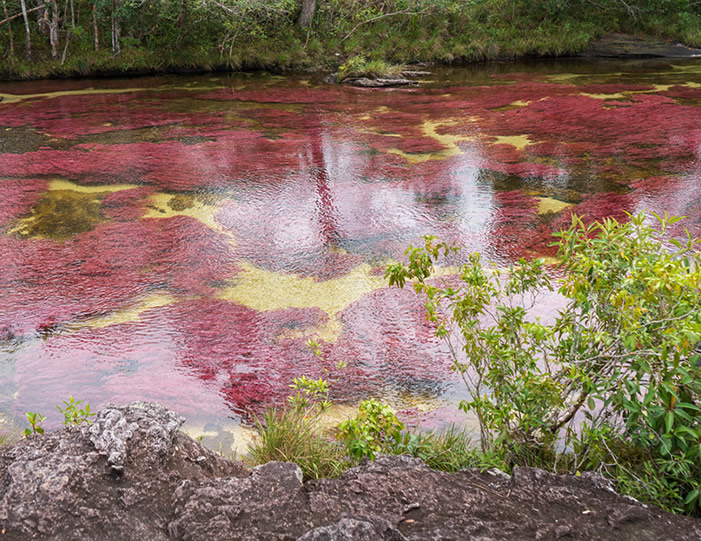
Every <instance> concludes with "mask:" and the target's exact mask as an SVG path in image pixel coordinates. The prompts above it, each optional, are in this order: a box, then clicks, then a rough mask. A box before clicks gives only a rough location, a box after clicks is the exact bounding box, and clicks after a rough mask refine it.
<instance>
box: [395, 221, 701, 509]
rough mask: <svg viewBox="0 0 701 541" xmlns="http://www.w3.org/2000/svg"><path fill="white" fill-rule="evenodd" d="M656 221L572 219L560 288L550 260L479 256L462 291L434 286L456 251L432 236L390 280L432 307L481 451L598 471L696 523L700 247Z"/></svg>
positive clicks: (700, 431) (563, 246)
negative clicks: (550, 294)
mask: <svg viewBox="0 0 701 541" xmlns="http://www.w3.org/2000/svg"><path fill="white" fill-rule="evenodd" d="M655 218H656V220H657V227H656V228H655V227H652V226H650V225H648V223H647V218H646V216H644V215H642V214H639V215H637V216H631V217H630V220H629V221H628V222H626V223H619V222H617V221H616V220H611V219H606V220H604V221H602V222H597V223H593V224H590V225H586V224H585V223H584V222H583V221H582V220H581V219H580V218H577V217H573V221H572V224H571V226H570V228H569V229H568V230H567V231H563V232H561V233H559V234H558V235H557V237H558V238H559V252H558V257H559V259H560V261H562V264H561V271H562V272H563V277H562V278H561V279H560V280H554V279H553V278H552V277H551V276H550V274H549V273H548V272H546V269H545V267H544V264H543V261H542V260H535V261H525V260H520V261H519V262H518V263H517V264H516V265H514V266H512V267H510V268H509V269H508V271H507V272H500V271H498V270H488V269H487V268H485V266H484V265H483V264H482V262H481V261H480V257H479V254H471V255H469V256H468V261H467V263H465V264H464V265H462V267H461V268H460V280H459V284H455V283H448V282H446V281H439V280H437V279H433V278H432V275H433V271H434V264H435V263H436V262H437V261H438V260H439V259H440V258H441V257H443V256H447V255H449V254H451V253H455V252H456V251H457V250H458V248H457V247H455V246H452V245H450V246H449V245H446V244H441V243H435V242H434V241H435V239H434V238H432V237H427V238H426V242H425V245H424V246H423V247H422V248H414V247H410V248H409V250H407V255H408V256H409V263H408V265H404V264H401V263H397V264H394V265H390V266H389V267H388V269H387V277H388V278H389V281H390V285H396V286H399V287H403V286H404V285H405V283H406V282H407V281H412V282H413V285H414V288H415V290H416V291H417V292H418V293H422V294H424V295H425V296H426V309H427V314H428V318H429V319H430V320H431V321H433V322H434V323H435V324H436V328H437V330H436V333H437V335H438V336H440V337H442V338H443V339H445V340H446V342H447V343H448V345H449V346H450V349H451V352H452V353H453V361H454V362H453V368H454V370H456V371H457V372H458V373H459V374H460V375H461V376H462V378H463V380H464V382H465V384H466V386H467V389H468V391H469V398H468V399H466V400H464V401H463V402H462V403H461V408H462V409H464V410H465V411H472V412H474V413H475V414H476V416H477V418H478V420H479V423H480V430H481V445H482V451H483V452H485V453H489V454H491V455H493V456H496V457H498V458H499V459H500V460H501V461H502V463H503V465H504V466H505V467H507V468H508V467H510V466H512V465H514V464H519V463H520V464H523V463H533V462H534V461H539V462H541V464H540V465H542V461H543V460H544V459H548V460H551V462H552V463H553V466H554V465H555V462H556V461H560V466H562V465H563V463H564V464H565V465H568V467H570V468H575V469H576V468H590V469H597V470H600V471H603V472H604V473H608V474H609V475H611V476H613V477H615V478H616V479H617V480H618V481H619V486H620V487H621V488H623V489H626V490H628V491H629V492H632V493H635V494H636V495H638V496H641V495H646V497H647V499H649V500H650V501H653V502H655V503H657V504H659V505H662V506H664V507H667V508H669V509H672V510H676V511H679V510H682V509H685V510H686V511H688V512H692V513H698V512H699V509H701V504H700V500H699V490H698V487H699V479H701V423H700V421H699V420H700V418H701V415H699V413H701V409H700V407H699V404H701V383H700V382H701V378H700V377H699V376H701V374H700V373H699V371H700V369H699V367H698V366H697V365H696V363H692V362H691V361H690V359H691V358H692V350H693V347H694V344H695V343H696V342H697V341H698V340H699V338H701V256H700V254H699V252H698V251H697V248H696V247H697V246H698V243H699V241H698V240H696V239H692V238H690V237H689V236H688V234H687V237H686V238H685V239H684V240H683V241H681V240H678V239H673V238H672V239H670V238H668V237H669V235H668V234H667V233H668V229H669V226H671V225H672V224H674V223H675V222H676V221H677V220H678V218H669V217H667V216H664V217H657V216H655ZM555 287H558V290H559V292H560V294H561V295H562V296H564V297H565V299H566V300H567V305H566V307H565V308H564V309H563V310H561V311H560V313H559V316H558V317H557V318H556V320H555V322H554V323H552V324H543V323H541V322H540V321H539V320H538V318H536V317H533V316H532V315H531V312H532V310H533V308H534V306H535V305H536V303H537V299H538V293H539V292H541V291H543V290H548V289H554V288H555ZM557 448H564V449H567V450H571V451H572V453H571V454H568V455H567V456H564V455H562V453H558V452H556V449H557Z"/></svg>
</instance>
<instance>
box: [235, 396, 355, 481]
mask: <svg viewBox="0 0 701 541" xmlns="http://www.w3.org/2000/svg"><path fill="white" fill-rule="evenodd" d="M256 427H257V429H258V432H259V433H260V434H259V436H258V437H257V438H256V440H255V441H254V442H253V443H251V444H250V445H249V447H248V458H247V461H248V462H249V463H250V464H252V465H258V464H265V463H266V462H270V461H275V460H278V461H282V462H294V463H295V464H297V465H298V466H299V467H300V468H301V469H302V474H303V475H304V479H305V480H307V479H319V478H322V477H338V476H339V475H340V474H341V473H343V471H344V470H345V469H347V468H348V467H349V466H350V465H351V464H350V463H349V461H348V459H347V457H346V456H345V454H344V452H343V449H342V448H341V447H339V446H338V445H337V444H336V443H335V442H333V441H331V440H330V439H328V438H327V437H326V436H325V435H324V434H323V432H322V431H321V429H320V427H319V423H318V418H317V417H316V416H311V417H307V416H305V415H304V412H297V411H295V410H294V409H291V408H288V409H284V410H276V409H270V410H267V411H266V412H265V413H264V414H263V419H262V420H261V419H256Z"/></svg>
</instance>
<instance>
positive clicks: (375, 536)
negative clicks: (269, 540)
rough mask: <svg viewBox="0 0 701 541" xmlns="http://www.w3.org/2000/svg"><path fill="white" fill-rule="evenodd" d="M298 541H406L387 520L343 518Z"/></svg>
mask: <svg viewBox="0 0 701 541" xmlns="http://www.w3.org/2000/svg"><path fill="white" fill-rule="evenodd" d="M297 541H406V537H404V536H403V535H402V534H401V532H399V531H398V530H396V529H394V528H393V527H392V525H391V524H390V523H389V522H387V521H386V520H382V519H381V518H377V517H367V518H364V519H356V518H342V519H341V520H339V521H338V522H336V523H335V524H331V525H330V526H321V527H319V528H314V529H313V530H310V531H308V532H307V533H306V534H304V535H303V536H302V537H300V538H299V539H298V540H297Z"/></svg>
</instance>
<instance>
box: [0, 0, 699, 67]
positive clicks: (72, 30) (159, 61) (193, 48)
mask: <svg viewBox="0 0 701 541" xmlns="http://www.w3.org/2000/svg"><path fill="white" fill-rule="evenodd" d="M6 3H7V7H8V14H9V15H10V16H11V15H14V14H18V13H19V12H20V6H19V2H18V1H17V0H7V2H6ZM70 5H73V6H74V12H75V15H76V16H75V17H72V16H71V11H70ZM93 5H95V6H96V7H97V10H96V15H97V30H98V41H99V51H95V50H94V43H95V39H94V30H93V25H92V22H93V21H92V16H91V15H92V8H93ZM700 6H701V4H699V3H698V2H693V1H690V0H659V1H656V0H626V1H625V2H624V1H623V0H600V1H597V2H596V3H594V2H592V1H590V0H544V1H541V2H529V1H527V0H514V1H512V0H469V1H465V0H386V1H383V2H376V1H373V0H325V1H324V2H318V4H317V10H316V15H315V17H314V22H313V25H312V28H311V29H310V31H309V32H306V31H302V30H300V29H299V28H298V27H297V25H296V19H297V16H298V14H299V12H300V7H301V0H219V1H217V2H212V1H210V0H192V1H187V2H185V1H183V0H152V1H150V2H143V1H142V0H115V1H114V2H113V1H112V0H73V1H72V2H71V3H70V4H69V3H68V2H65V3H59V5H58V7H59V18H58V25H59V49H61V51H63V50H64V47H65V58H63V55H61V56H62V58H61V59H60V60H58V59H57V60H51V59H50V47H49V43H48V36H47V34H48V33H45V32H41V31H40V28H39V26H38V22H37V17H35V16H34V14H30V17H29V24H30V31H31V35H32V62H31V63H30V62H26V61H24V60H23V58H24V56H23V45H24V43H23V40H24V31H23V26H24V25H23V21H22V19H21V17H20V18H18V19H15V20H13V21H12V23H11V24H5V25H1V26H0V53H2V54H3V59H4V60H0V76H2V77H11V78H22V77H45V76H57V75H63V76H65V75H71V74H73V75H86V74H90V73H100V72H111V73H114V72H121V71H130V70H131V71H134V70H136V71H138V70H145V69H156V70H163V69H173V68H177V67H189V68H192V67H198V68H202V69H213V68H218V67H221V68H225V67H228V68H233V69H240V68H243V67H247V68H264V69H267V68H277V69H288V68H306V67H309V66H314V67H316V68H328V69H335V68H336V67H337V60H336V58H337V55H338V58H339V59H340V60H341V63H343V64H344V65H345V64H348V61H349V60H348V59H350V63H351V64H353V63H355V62H356V60H353V59H354V58H355V57H360V58H365V57H367V58H369V60H367V61H365V62H366V63H368V64H371V63H372V62H373V61H378V62H382V63H384V65H376V66H370V67H369V71H370V72H379V73H384V72H385V70H386V69H387V67H388V66H392V65H393V64H401V63H406V62H414V61H441V62H454V61H463V60H468V61H470V60H484V59H492V58H499V57H513V56H521V55H524V54H546V55H558V54H565V53H570V52H576V51H578V50H581V49H582V48H583V47H584V46H586V44H587V42H588V41H589V40H590V39H591V38H592V37H594V36H597V35H599V34H601V33H603V32H614V31H628V32H647V33H653V34H660V35H666V36H669V37H672V38H675V39H682V40H685V41H686V42H688V43H689V44H691V45H701V30H699V29H700V28H701V24H699V23H700V22H701V7H700ZM0 17H4V15H0ZM113 21H114V23H115V25H116V26H118V27H119V29H120V34H119V35H120V39H119V42H120V46H121V47H120V49H121V53H120V54H119V55H113V53H112V50H111V41H112V30H113V26H112V22H113ZM10 28H12V29H13V36H14V49H15V50H14V53H11V52H10V51H9V29H10ZM344 60H345V61H344Z"/></svg>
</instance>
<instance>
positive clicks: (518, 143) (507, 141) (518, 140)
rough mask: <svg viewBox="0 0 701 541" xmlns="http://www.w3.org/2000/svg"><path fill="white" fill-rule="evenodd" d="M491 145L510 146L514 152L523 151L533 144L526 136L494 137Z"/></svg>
mask: <svg viewBox="0 0 701 541" xmlns="http://www.w3.org/2000/svg"><path fill="white" fill-rule="evenodd" d="M492 137H493V139H495V141H493V142H492V144H493V145H511V146H512V147H514V148H516V150H523V149H525V148H526V147H527V146H529V145H532V144H534V143H533V142H532V141H531V140H530V139H529V138H528V136H527V135H494V136H492Z"/></svg>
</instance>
